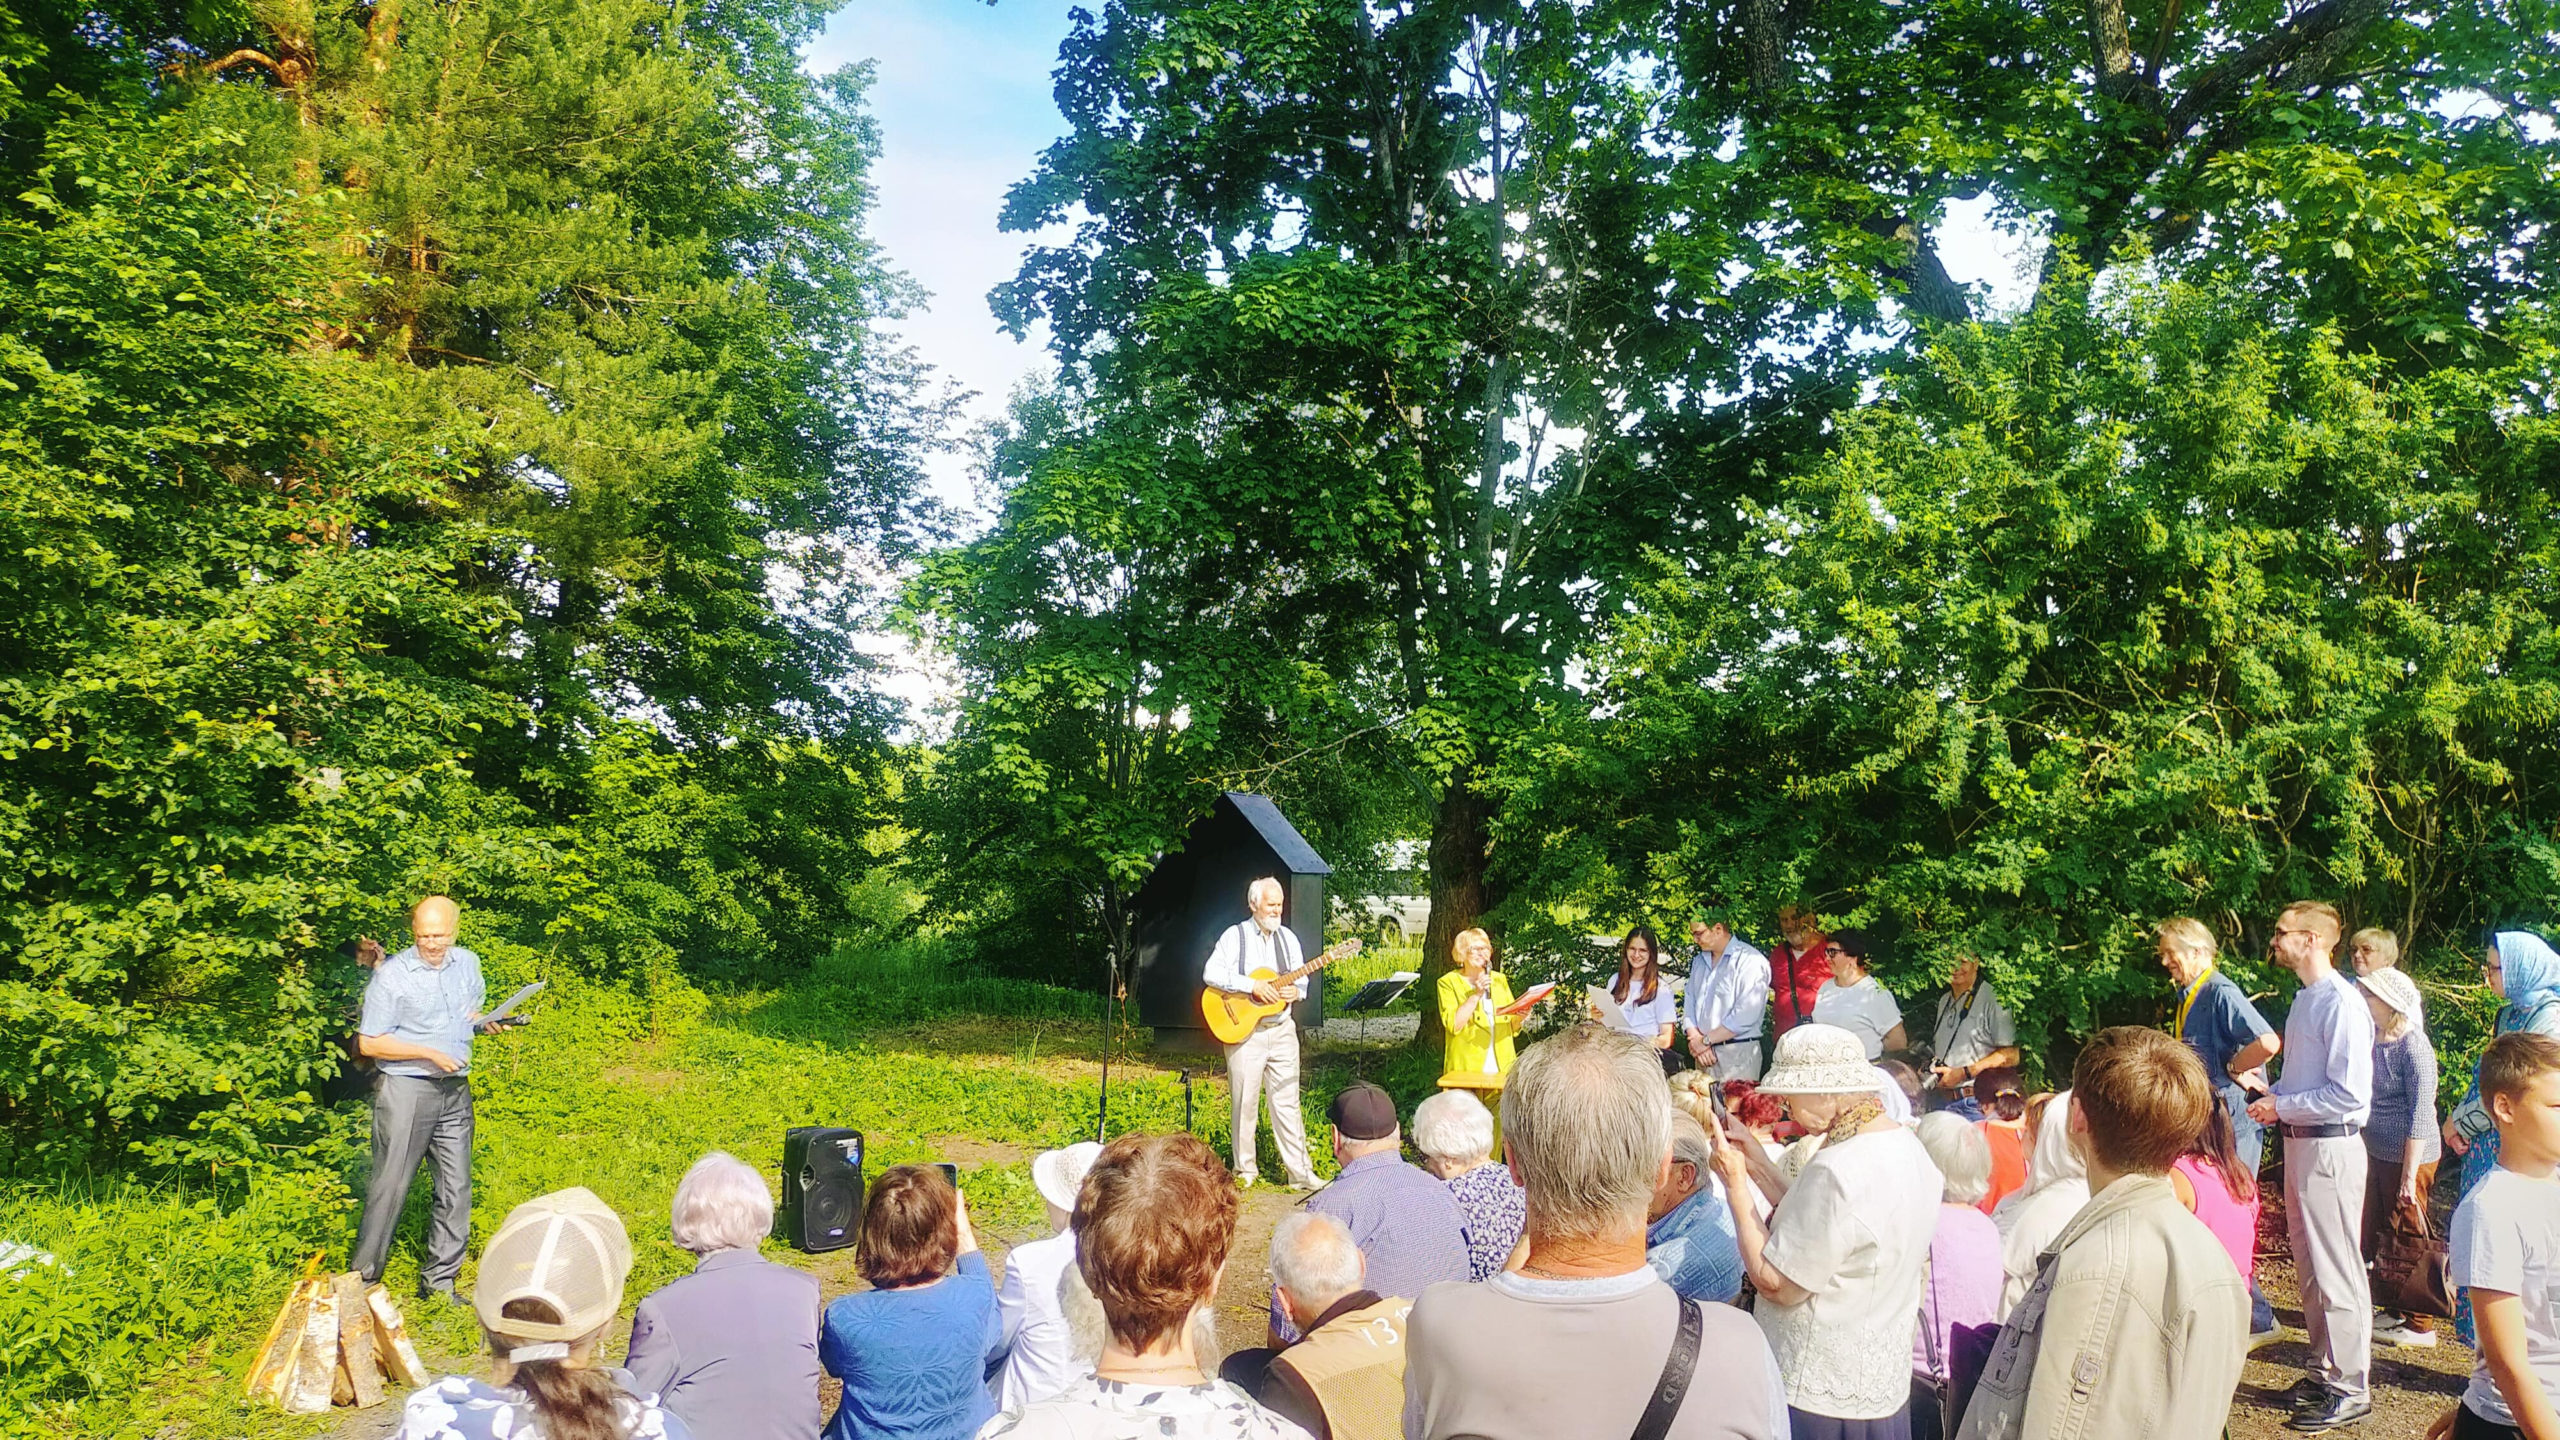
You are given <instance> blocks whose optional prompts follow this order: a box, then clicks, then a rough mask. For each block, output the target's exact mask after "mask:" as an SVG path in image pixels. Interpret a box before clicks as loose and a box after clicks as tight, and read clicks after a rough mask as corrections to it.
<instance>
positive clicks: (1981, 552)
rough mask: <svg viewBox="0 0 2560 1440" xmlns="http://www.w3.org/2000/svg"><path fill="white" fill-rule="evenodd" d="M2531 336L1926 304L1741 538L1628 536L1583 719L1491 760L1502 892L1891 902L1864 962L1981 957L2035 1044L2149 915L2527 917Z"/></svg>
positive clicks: (2403, 921)
mask: <svg viewBox="0 0 2560 1440" xmlns="http://www.w3.org/2000/svg"><path fill="white" fill-rule="evenodd" d="M2510 334H2511V335H2513V336H2514V337H2516V339H2517V340H2518V341H2519V342H2521V341H2522V340H2524V339H2525V338H2527V337H2526V334H2525V332H2524V331H2522V330H2521V329H2512V330H2511V331H2510ZM2551 353H2552V352H2551V351H2550V349H2549V347H2548V346H2547V344H2545V343H2542V342H2539V341H2536V342H2535V343H2534V344H2533V345H2532V346H2531V348H2530V350H2529V352H2528V354H2529V358H2528V359H2527V360H2525V361H2523V362H2521V363H2519V364H2517V365H2516V366H2514V367H2512V368H2508V369H2503V370H2495V371H2463V370H2442V371H2437V372H2434V373H2432V374H2426V375H2419V376H2401V377H2394V376H2392V375H2391V374H2390V373H2389V371H2388V370H2386V368H2385V367H2384V366H2383V364H2382V363H2381V361H2380V360H2379V359H2378V358H2376V357H2373V356H2370V355H2362V354H2357V353H2354V352H2351V351H2349V350H2348V349H2346V348H2345V346H2344V345H2343V344H2342V342H2341V340H2340V337H2339V336H2338V334H2337V333H2336V332H2335V331H2333V330H2329V329H2325V328H2324V329H2308V330H2306V329H2303V328H2300V327H2298V326H2294V325H2291V324H2289V323H2287V322H2286V321H2285V320H2284V319H2283V318H2282V317H2281V316H2278V315H2275V314H2271V313H2270V312H2269V311H2268V310H2266V309H2263V308H2261V307H2259V306H2257V305H2254V304H2252V303H2250V302H2249V301H2247V300H2245V299H2243V298H2240V297H2235V296H2233V295H2231V294H2228V293H2226V292H2222V291H2219V290H2215V289H2211V288H2198V287H2194V286H2189V285H2185V284H2181V283H2171V282H2140V281H2133V280H2125V281H2121V282H2119V283H2117V284H2116V285H2115V286H2113V287H2112V288H2111V289H2109V290H2108V291H2106V292H2105V293H2103V294H2101V295H2099V296H2097V297H2094V298H2092V299H2088V300H2085V301H2080V302H2077V303H2070V304H2061V303H2057V304H2049V305H2045V306H2041V307H2039V308H2038V309H2037V310H2036V311H2035V312H2033V313H2032V314H2030V315H2029V316H2028V317H2026V318H2025V319H2024V320H2022V321H2020V322H2019V323H2017V324H2016V325H2014V326H2004V327H1991V328H1974V329H1967V330H1954V331H1949V332H1946V333H1944V334H1942V335H1941V336H1940V337H1939V339H1938V341H1937V342H1936V343H1935V344H1934V345H1933V346H1932V348H1931V350H1930V352H1929V355H1928V357H1927V358H1928V362H1929V363H1928V365H1927V367H1926V368H1925V369H1924V370H1921V371H1919V372H1917V373H1915V374H1913V375H1911V376H1909V377H1907V378H1906V379H1904V380H1902V381H1901V382H1899V383H1897V384H1896V385H1895V386H1894V387H1892V388H1891V389H1890V390H1888V391H1887V392H1886V394H1885V395H1883V396H1882V397H1880V398H1879V400H1878V402H1877V403H1876V404H1874V405H1871V406H1867V407H1864V408H1862V409H1860V410H1858V411H1856V412H1853V413H1850V414H1848V415H1845V416H1843V417H1842V418H1841V422H1840V430H1839V433H1838V437H1837V440H1836V442H1835V446H1834V448H1833V450H1832V451H1831V453H1830V454H1829V455H1827V456H1826V457H1824V459H1823V460H1822V461H1821V462H1820V463H1818V464H1816V465H1813V466H1811V467H1809V468H1808V469H1807V470H1806V471H1805V472H1804V473H1803V474H1802V475H1801V476H1798V477H1795V478H1792V479H1790V480H1789V481H1788V482H1787V483H1786V484H1785V485H1783V486H1782V487H1781V488H1780V490H1779V492H1778V493H1777V495H1776V496H1775V497H1774V498H1773V500H1772V502H1771V504H1770V505H1769V506H1768V507H1767V508H1766V509H1765V510H1763V511H1759V512H1757V513H1755V514H1754V515H1753V516H1752V519H1753V523H1754V525H1755V527H1756V528H1757V529H1758V530H1759V532H1760V533H1762V534H1764V535H1767V536H1769V537H1771V538H1770V542H1769V543H1768V544H1767V545H1766V546H1765V547H1764V548H1759V549H1755V550H1751V551H1747V552H1742V553H1738V554H1733V555H1728V556H1724V557H1719V558H1717V559H1715V560H1714V561H1712V562H1711V563H1708V564H1705V565H1699V566H1694V567H1686V568H1684V567H1682V566H1679V565H1677V564H1676V563H1674V562H1672V561H1671V560H1670V559H1669V557H1665V561H1664V564H1663V569H1662V573H1661V577H1660V579H1659V580H1658V581H1657V582H1656V583H1655V584H1654V585H1652V586H1650V587H1649V588H1648V590H1647V591H1646V593H1645V596H1644V603H1643V605H1642V606H1641V608H1640V609H1639V610H1637V611H1635V612H1633V613H1631V614H1630V615H1629V616H1628V617H1627V618H1626V620H1625V621H1624V623H1622V624H1621V625H1619V626H1617V627H1615V630H1614V633H1613V635H1612V639H1611V644H1610V645H1609V647H1608V648H1607V650H1606V651H1604V652H1602V653H1603V654H1604V655H1605V657H1606V658H1605V660H1604V661H1603V662H1602V664H1601V665H1599V666H1596V667H1595V670H1596V671H1597V672H1598V675H1597V678H1598V682H1599V683H1598V696H1597V698H1598V699H1599V702H1600V704H1599V707H1598V709H1599V714H1600V715H1601V716H1603V717H1605V718H1600V719H1590V720H1579V721H1575V722H1572V723H1570V724H1567V725H1564V726H1560V727H1559V730H1558V735H1557V738H1556V740H1555V742H1554V743H1553V745H1552V747H1551V748H1549V749H1546V750H1544V751H1542V752H1541V753H1540V754H1539V755H1538V757H1537V759H1536V763H1535V764H1523V765H1522V766H1521V767H1520V768H1519V770H1518V771H1517V772H1516V776H1517V782H1518V785H1519V787H1520V788H1519V791H1518V793H1517V794H1516V795H1515V797H1514V801H1513V805H1514V809H1513V815H1514V822H1515V823H1516V824H1517V828H1516V829H1506V831H1505V841H1506V848H1505V851H1504V854H1505V857H1506V859H1507V860H1510V861H1512V862H1515V863H1517V864H1518V865H1519V866H1520V871H1519V874H1518V877H1517V879H1516V880H1515V881H1514V882H1513V883H1515V884H1518V885H1520V886H1522V887H1523V888H1527V889H1535V890H1537V891H1539V892H1541V893H1549V894H1554V893H1582V894H1588V895H1593V896H1605V897H1608V898H1609V899H1610V900H1611V901H1613V902H1614V905H1615V908H1616V909H1617V910H1618V912H1619V913H1621V914H1640V913H1644V912H1646V911H1647V910H1650V911H1651V912H1652V913H1655V914H1663V913H1666V912H1667V913H1677V912H1678V911H1679V910H1680V909H1682V908H1684V907H1686V906H1687V905H1690V904H1694V903H1696V902H1697V901H1698V900H1700V899H1702V898H1705V897H1708V896H1725V897H1730V898H1731V899H1733V900H1735V901H1737V902H1739V903H1740V904H1741V906H1742V908H1743V911H1744V913H1745V914H1750V913H1762V914H1765V913H1768V912H1770V911H1772V910H1774V909H1775V908H1776V907H1777V906H1778V905H1779V904H1782V903H1786V902H1789V901H1793V900H1796V899H1798V898H1807V899H1810V900H1811V901H1812V902H1813V903H1814V904H1815V905H1816V906H1817V908H1819V909H1820V910H1821V911H1823V912H1824V913H1825V914H1826V915H1829V916H1831V917H1833V918H1834V919H1835V920H1841V921H1857V922H1864V923H1871V924H1881V925H1882V926H1883V927H1884V928H1885V929H1887V930H1888V931H1898V932H1899V934H1900V943H1899V945H1898V946H1897V953H1896V954H1895V955H1894V956H1893V958H1892V959H1891V960H1890V961H1888V963H1887V964H1886V965H1885V967H1884V969H1883V973H1884V976H1885V978H1886V979H1887V980H1888V981H1889V983H1891V984H1893V985H1894V986H1895V987H1896V988H1897V989H1901V990H1905V991H1910V990H1914V989H1917V988H1919V987H1922V986H1925V985H1929V984H1932V983H1934V982H1935V979H1936V978H1937V977H1941V976H1943V975H1944V973H1945V971H1946V969H1947V968H1948V966H1949V965H1950V964H1951V963H1952V961H1953V959H1954V958H1955V957H1956V956H1957V955H1959V954H1964V953H1978V954H1980V955H1982V956H1984V957H1985V958H1986V960H1987V961H1988V964H1989V968H1990V973H1991V974H1992V976H1993V978H1994V980H1995V982H1996V983H1997V984H1998V986H1999V988H2000V990H2001V992H2002V995H2003V997H2004V998H2005V999H2007V1000H2008V1001H2009V1003H2010V1005H2011V1007H2012V1008H2013V1009H2014V1010H2015V1011H2016V1012H2017V1013H2018V1015H2019V1016H2020V1020H2021V1028H2022V1030H2023V1031H2027V1032H2033V1033H2040V1034H2043V1035H2047V1036H2051V1035H2058V1034H2060V1033H2063V1032H2066V1031H2067V1032H2070V1033H2084V1032H2085V1031H2086V1030H2088V1029H2089V1028H2091V1027H2092V1026H2095V1025H2098V1024H2102V1023H2108V1022H2110V1021H2112V1020H2118V1019H2133V1018H2140V1019H2149V1018H2153V1015H2154V1013H2155V1011H2156V1009H2157V1002H2158V998H2159V996H2160V995H2161V993H2162V987H2161V985H2160V982H2159V980H2158V977H2157V975H2156V973H2155V972H2154V971H2153V970H2152V968H2151V966H2150V964H2149V960H2148V942H2147V938H2146V931H2147V927H2148V926H2149V925H2150V924H2151V923H2152V922H2153V921H2156V920H2157V919H2159V918H2162V917H2164V916H2167V915H2172V914H2194V915H2198V916H2200V917H2202V918H2204V919H2205V920H2206V921H2207V923H2209V924H2211V925H2213V926H2214V927H2215V928H2217V929H2218V930H2219V931H2220V932H2221V933H2222V934H2223V935H2224V936H2225V937H2226V939H2227V941H2228V942H2229V946H2230V949H2231V950H2232V951H2234V952H2236V953H2237V954H2239V955H2243V956H2247V955H2252V954H2255V953H2257V952H2258V950H2259V948H2260V945H2261V944H2262V943H2263V940H2264V937H2265V935H2266V934H2267V930H2268V927H2269V925H2270V924H2271V922H2272V919H2273V916H2274V914H2275V912H2276V911H2277V910H2278V909H2279V908H2280V907H2281V906H2282V904H2283V903H2284V902H2286V901H2288V900H2291V899H2294V898H2298V897H2316V898H2328V899H2333V900H2337V901H2339V902H2341V903H2342V905H2343V908H2345V909H2346V911H2347V912H2348V915H2349V919H2350V923H2351V925H2361V924H2381V925H2385V926H2388V927H2390V928H2393V929H2395V930H2396V931H2398V932H2399V933H2400V934H2401V935H2402V936H2403V937H2404V938H2413V939H2414V940H2415V942H2416V943H2417V944H2418V945H2420V946H2425V947H2430V948H2432V947H2435V946H2438V945H2442V944H2445V943H2446V942H2447V941H2448V940H2450V941H2452V942H2453V943H2454V944H2456V945H2462V944H2467V943H2468V941H2467V938H2462V937H2468V936H2470V935H2473V934H2476V933H2477V927H2478V926H2479V925H2481V924H2482V923H2483V922H2487V921H2492V920H2499V919H2511V918H2518V917H2523V918H2533V919H2539V918H2541V917H2542V916H2544V915H2545V914H2546V913H2547V906H2548V895H2549V893H2550V892H2549V888H2548V881H2549V875H2548V872H2547V870H2544V869H2543V868H2542V867H2541V866H2540V865H2539V864H2538V863H2536V862H2535V861H2534V860H2533V859H2532V858H2531V857H2533V856H2534V855H2536V854H2538V853H2541V851H2542V849H2543V848H2544V847H2543V846H2541V845H2540V844H2538V843H2537V844H2525V843H2521V842H2522V841H2523V840H2524V839H2525V838H2526V837H2537V838H2538V837H2544V836H2548V835H2550V834H2552V833H2553V832H2554V830H2555V828H2560V791H2555V790H2554V789H2553V788H2552V786H2551V784H2550V781H2549V777H2550V776H2551V775H2552V774H2553V773H2554V771H2553V764H2552V761H2553V756H2552V754H2551V746H2552V739H2553V735H2554V729H2553V721H2554V719H2555V717H2560V670H2555V668H2554V662H2555V659H2556V658H2560V603H2556V602H2560V597H2556V596H2555V595H2554V594H2553V593H2552V591H2551V588H2550V587H2549V586H2548V585H2547V584H2546V583H2544V578H2543V577H2544V576H2545V575H2546V574H2547V573H2548V572H2549V569H2550V567H2551V565H2552V563H2553V562H2554V560H2555V559H2560V555H2555V553H2554V552H2555V545H2560V531H2555V530H2554V529H2553V524H2552V515H2551V513H2550V507H2549V504H2548V490H2547V485H2546V484H2545V483H2544V479H2543V477H2545V476H2547V475H2548V473H2549V470H2550V465H2551V462H2552V457H2553V453H2554V452H2553V442H2554V439H2555V433H2560V432H2555V430H2554V425H2553V418H2552V414H2551V411H2550V409H2549V407H2548V405H2547V403H2546V401H2545V400H2543V399H2542V398H2540V397H2541V396H2543V395H2545V394H2547V389H2546V385H2545V377H2546V376H2547V373H2548V371H2547V366H2548V362H2549V357H2550V355H2551ZM1639 777H1640V779H1639Z"/></svg>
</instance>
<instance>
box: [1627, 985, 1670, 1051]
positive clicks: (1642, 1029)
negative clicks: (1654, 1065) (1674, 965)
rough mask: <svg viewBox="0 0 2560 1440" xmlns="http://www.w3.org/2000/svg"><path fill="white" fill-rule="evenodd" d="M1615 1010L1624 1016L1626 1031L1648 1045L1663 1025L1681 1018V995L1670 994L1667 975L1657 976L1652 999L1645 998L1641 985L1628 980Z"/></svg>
mask: <svg viewBox="0 0 2560 1440" xmlns="http://www.w3.org/2000/svg"><path fill="white" fill-rule="evenodd" d="M1618 1010H1619V1012H1620V1013H1621V1014H1623V1015H1625V1016H1626V1017H1627V1023H1626V1027H1625V1028H1626V1032H1627V1033H1628V1034H1630V1035H1633V1036H1635V1037H1636V1038H1637V1039H1639V1040H1642V1041H1644V1042H1645V1043H1646V1044H1648V1045H1650V1044H1652V1043H1653V1039H1654V1037H1655V1036H1657V1035H1660V1034H1661V1033H1662V1027H1663V1026H1665V1025H1669V1024H1671V1023H1672V1022H1674V1021H1676V1020H1678V1019H1679V1018H1680V997H1679V996H1677V995H1674V994H1672V993H1671V977H1670V976H1668V975H1657V976H1655V977H1654V986H1653V998H1652V999H1651V1000H1647V999H1645V998H1644V986H1642V985H1641V984H1636V983H1632V982H1630V983H1629V984H1628V986H1627V998H1626V999H1624V1000H1621V1001H1619V1002H1618Z"/></svg>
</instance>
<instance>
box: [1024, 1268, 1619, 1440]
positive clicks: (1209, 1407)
mask: <svg viewBox="0 0 2560 1440" xmlns="http://www.w3.org/2000/svg"><path fill="white" fill-rule="evenodd" d="M1646 1273H1647V1274H1650V1273H1651V1272H1650V1271H1648V1272H1646ZM999 1436H1005V1437H1010V1440H1307V1432H1306V1431H1304V1430H1301V1429H1299V1428H1298V1427H1297V1426H1295V1425H1293V1424H1291V1423H1289V1422H1288V1421H1286V1420H1283V1419H1281V1418H1280V1417H1279V1416H1277V1415H1274V1414H1272V1413H1271V1412H1270V1411H1268V1410H1265V1409H1263V1408H1262V1407H1261V1406H1259V1405H1257V1404H1255V1403H1253V1398H1252V1397H1251V1396H1249V1395H1247V1394H1245V1393H1244V1392H1243V1391H1242V1390H1239V1389H1237V1388H1236V1387H1235V1386H1233V1385H1230V1384H1228V1383H1227V1382H1226V1381H1224V1380H1212V1381H1210V1382H1209V1383H1208V1384H1206V1385H1134V1384H1129V1383H1126V1382H1123V1381H1118V1380H1098V1379H1095V1378H1094V1377H1093V1376H1090V1375H1087V1376H1085V1377H1084V1378H1083V1379H1081V1380H1078V1381H1077V1382H1075V1383H1074V1384H1073V1385H1070V1386H1068V1387H1067V1389H1066V1393H1064V1394H1062V1395H1058V1396H1055V1397H1052V1398H1050V1399H1047V1400H1035V1401H1033V1402H1032V1403H1031V1404H1029V1405H1025V1406H1022V1407H1020V1408H1014V1407H1010V1406H1008V1407H1007V1408H1005V1409H1003V1410H1001V1411H998V1412H997V1413H996V1417H995V1418H994V1419H992V1420H990V1421H988V1422H987V1423H986V1424H985V1425H984V1426H982V1427H980V1429H979V1431H978V1440H997V1437H999Z"/></svg>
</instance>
